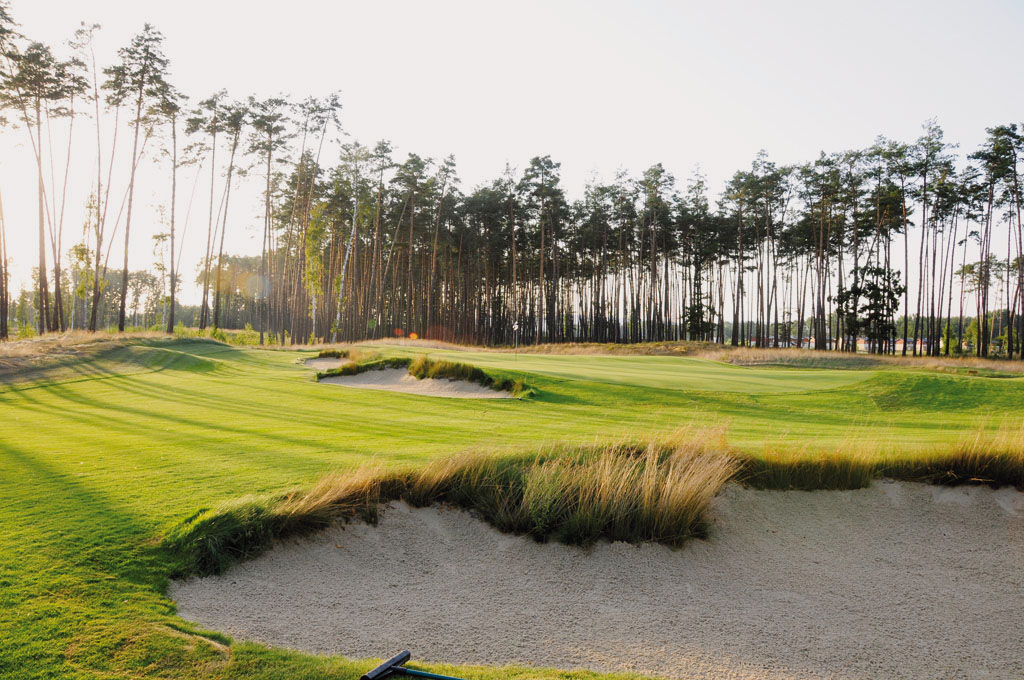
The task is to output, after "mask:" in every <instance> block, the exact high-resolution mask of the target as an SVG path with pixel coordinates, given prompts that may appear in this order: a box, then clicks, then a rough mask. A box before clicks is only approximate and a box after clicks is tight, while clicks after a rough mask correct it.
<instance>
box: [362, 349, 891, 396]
mask: <svg viewBox="0 0 1024 680" xmlns="http://www.w3.org/2000/svg"><path fill="white" fill-rule="evenodd" d="M361 347H366V348H368V349H374V350H378V351H382V352H384V353H387V354H392V355H409V354H417V353H423V352H425V353H426V354H427V356H429V357H430V358H431V359H445V360H449V361H461V362H465V363H468V364H472V365H474V366H479V367H481V368H495V369H502V370H511V371H522V372H524V373H535V374H538V375H545V376H549V377H552V378H557V379H561V380H582V381H591V382H601V383H611V384H615V385H631V386H634V387H653V388H657V389H665V390H693V391H712V392H743V393H748V394H772V393H780V392H807V391H811V390H826V389H835V388H838V387H844V386H846V385H851V384H853V383H857V382H860V381H862V380H866V379H868V378H870V377H871V375H872V372H870V371H832V370H818V369H812V370H805V369H792V370H780V369H779V368H775V367H763V366H759V367H749V366H735V365H732V364H726V363H721V362H717V361H709V360H707V359H693V358H689V357H670V356H608V355H584V356H577V355H566V354H516V353H509V352H474V351H464V350H447V349H426V350H417V349H415V348H405V347H396V346H394V345H372V344H371V345H361Z"/></svg>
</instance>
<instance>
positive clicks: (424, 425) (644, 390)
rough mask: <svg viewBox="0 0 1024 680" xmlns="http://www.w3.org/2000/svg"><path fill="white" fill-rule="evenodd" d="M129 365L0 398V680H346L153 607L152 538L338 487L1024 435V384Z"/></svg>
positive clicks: (593, 367) (276, 357) (154, 351)
mask: <svg viewBox="0 0 1024 680" xmlns="http://www.w3.org/2000/svg"><path fill="white" fill-rule="evenodd" d="M128 343H129V344H128V345H127V346H122V347H120V348H119V349H117V350H116V351H111V352H102V353H98V354H96V355H90V356H88V357H87V358H84V359H83V360H82V361H83V364H82V365H80V366H76V365H74V364H73V363H72V364H67V365H65V366H63V367H62V368H61V370H59V371H54V372H52V373H46V372H45V371H44V372H41V373H40V372H36V373H34V374H33V375H32V377H31V380H28V381H19V380H18V379H17V375H15V376H13V377H12V378H10V379H5V380H6V382H5V383H2V384H0V423H3V426H2V428H0V526H2V527H3V529H2V531H0V677H4V678H126V677H130V678H136V677H138V678H266V679H270V678H284V677H287V678H352V679H353V680H354V679H355V678H357V677H358V676H359V675H360V673H362V672H363V671H365V670H366V669H367V668H369V667H370V665H368V663H367V662H365V661H353V660H348V659H344V658H340V657H318V656H313V655H308V654H303V653H299V652H292V651H286V650H280V649H271V648H268V647H264V646H261V645H257V644H253V643H246V642H234V643H232V642H231V641H230V640H228V639H227V638H225V637H224V636H223V635H221V634H218V633H215V632H210V631H202V630H197V629H196V627H195V626H193V625H192V624H189V623H187V622H185V621H184V620H182V619H180V618H179V617H177V616H176V614H175V608H174V605H173V603H172V602H171V600H170V599H168V597H167V596H166V594H165V593H166V592H167V588H168V583H169V577H170V575H171V571H172V567H171V561H172V560H171V556H170V555H169V554H168V552H167V549H166V548H164V547H162V545H161V537H162V536H164V535H165V533H166V532H168V531H169V530H170V529H171V528H172V527H174V526H176V525H178V524H179V523H180V522H182V520H184V519H186V518H188V517H190V516H192V515H194V514H195V513H197V512H198V511H200V510H202V509H205V508H210V507H213V506H216V505H217V504H219V503H221V502H224V501H228V500H232V499H237V498H240V497H243V496H247V495H260V494H271V493H279V492H282V491H284V490H287V489H292V488H295V487H305V486H308V485H310V484H312V483H313V481H314V480H315V479H317V478H318V477H319V476H320V475H322V474H324V473H327V472H329V471H332V470H337V469H341V468H351V467H355V466H358V465H363V464H367V463H373V464H376V465H380V466H384V467H388V466H398V465H413V466H415V465H421V464H424V463H426V462H428V461H430V460H433V459H436V458H438V457H443V456H448V455H451V454H453V453H458V452H461V451H466V450H469V449H477V448H480V449H491V448H497V449H509V450H524V449H531V448H533V449H535V448H538V447H542V446H547V445H551V444H554V443H577V444H580V443H590V442H595V441H599V440H603V439H613V438H619V437H623V436H639V437H642V436H649V435H651V434H655V433H658V432H666V431H671V430H674V429H678V428H680V427H686V426H696V427H718V428H722V429H723V430H724V431H725V433H726V438H727V441H728V443H729V445H730V446H731V447H734V448H735V449H736V450H737V451H743V452H745V453H746V454H747V455H750V456H758V455H762V453H764V452H766V451H769V450H772V451H788V450H792V451H798V452H812V453H814V452H818V453H820V454H821V455H827V454H828V452H830V451H836V450H841V449H844V447H845V448H849V447H851V446H853V447H855V448H857V450H858V451H860V452H861V453H862V455H867V456H870V455H874V454H875V453H878V454H879V455H881V454H885V455H905V456H908V457H912V456H915V455H918V454H922V453H926V452H928V451H929V450H932V449H934V448H936V447H940V446H946V445H949V444H950V443H951V442H956V441H957V440H959V439H962V438H970V437H971V436H972V435H973V434H974V433H977V432H978V431H979V430H980V429H984V428H988V429H996V428H999V427H1007V426H1009V427H1019V424H1020V423H1021V421H1022V418H1024V399H1021V395H1022V394H1024V390H1022V388H1024V380H1022V379H1021V378H1012V377H1001V378H991V377H982V376H967V375H951V374H947V373H941V372H935V371H927V370H910V369H889V368H874V369H872V370H866V371H859V370H826V369H815V370H802V369H791V368H781V367H779V368H772V367H739V366H732V365H728V364H723V363H717V362H713V361H706V360H700V359H688V358H673V357H644V356H637V357H629V356H616V357H607V356H572V355H527V354H521V355H517V354H514V353H498V352H485V351H472V350H467V351H452V350H436V349H424V350H423V351H422V352H420V351H417V350H416V349H415V348H406V347H402V348H382V349H381V350H380V351H381V352H385V353H389V354H393V355H396V356H399V355H411V354H421V353H425V354H427V355H428V356H429V357H431V358H433V359H442V358H443V359H450V360H453V361H461V362H466V363H470V364H473V365H475V366H478V367H480V368H482V369H484V370H485V371H488V372H489V373H493V374H495V375H500V376H512V377H521V378H523V379H524V380H526V381H527V382H528V383H529V385H530V387H531V388H532V389H533V391H534V392H533V394H532V396H529V397H527V398H524V399H494V400H475V399H447V398H440V397H430V396H414V395H408V394H401V393H390V392H379V391H370V390H361V389H351V388H344V387H339V386H335V385H322V384H318V383H317V381H316V377H315V372H314V371H312V370H310V369H308V368H305V367H304V366H302V363H301V362H302V361H303V360H304V359H305V358H309V357H313V356H316V352H315V351H308V350H306V351H285V350H257V349H245V348H239V347H232V346H228V345H224V344H221V343H217V342H212V341H206V340H185V339H172V338H167V339H140V340H134V341H128ZM126 347H127V348H126ZM394 651H397V650H390V649H388V650H383V649H382V650H381V654H387V653H392V652H394ZM448 670H449V671H452V672H454V671H456V670H458V671H459V672H460V673H470V672H471V673H472V677H473V678H495V679H497V678H524V679H525V678H546V677H563V678H594V677H598V676H595V675H594V674H592V673H588V672H582V671H581V672H564V673H558V674H554V675H553V674H552V673H551V672H547V671H542V670H532V669H522V668H493V669H472V670H468V669H465V668H463V669H455V668H453V667H449V668H448ZM601 677H620V678H626V677H634V676H628V675H626V676H601Z"/></svg>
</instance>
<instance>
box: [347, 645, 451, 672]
mask: <svg viewBox="0 0 1024 680" xmlns="http://www.w3.org/2000/svg"><path fill="white" fill-rule="evenodd" d="M410 657H412V652H410V651H409V650H408V649H407V650H405V651H404V652H402V653H401V654H396V655H395V656H393V657H391V658H390V659H388V660H387V661H385V662H384V663H382V664H381V665H379V666H377V667H376V668H374V669H373V670H372V671H369V672H368V673H365V674H364V675H363V676H362V677H361V678H359V680H384V678H389V677H391V676H392V675H411V676H413V677H416V678H432V679H433V680H462V678H453V677H452V676H450V675H440V674H438V673H430V672H428V671H418V670H416V669H415V668H406V667H405V666H404V665H403V664H404V663H405V662H407V661H408V660H409V658H410Z"/></svg>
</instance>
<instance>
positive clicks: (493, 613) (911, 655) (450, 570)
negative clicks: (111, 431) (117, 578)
mask: <svg viewBox="0 0 1024 680" xmlns="http://www.w3.org/2000/svg"><path fill="white" fill-rule="evenodd" d="M715 513H716V517H717V519H716V529H715V534H714V537H713V538H712V539H711V540H709V541H694V542H692V543H690V544H688V545H687V546H686V547H685V548H683V549H682V550H680V551H672V550H670V549H668V548H665V547H662V546H659V545H653V544H645V545H640V546H632V545H628V544H624V543H614V544H601V545H598V546H596V547H595V548H593V549H592V550H582V549H579V548H571V547H566V546H563V545H558V544H545V545H541V544H538V543H535V542H533V541H532V540H530V539H528V538H523V537H515V536H508V535H503V534H500V533H498V532H497V531H495V530H494V529H492V528H491V527H490V526H488V525H486V524H484V523H483V522H481V521H479V520H476V519H474V518H472V517H471V516H470V515H468V514H466V513H464V512H461V511H456V510H451V509H438V508H432V509H422V510H411V509H409V508H408V507H406V506H404V505H402V504H397V505H395V506H393V507H392V508H390V509H389V510H387V511H386V512H385V513H384V515H383V518H382V520H381V522H380V524H379V526H378V527H376V528H374V527H369V526H366V525H363V524H353V525H350V526H348V527H347V528H342V527H338V528H334V529H331V530H328V531H326V532H323V533H322V534H319V535H317V536H316V537H314V538H313V539H310V540H303V541H289V542H286V543H285V544H284V545H281V546H278V547H277V548H275V549H274V550H272V551H271V552H269V553H267V554H265V555H264V556H262V557H260V558H258V559H256V560H253V561H251V562H248V563H245V564H242V565H238V566H236V567H235V568H233V569H231V570H230V571H229V572H228V573H227V574H225V575H223V576H220V577H212V578H204V579H198V580H192V581H189V582H185V583H174V584H172V586H171V592H170V594H171V597H172V598H174V599H175V600H177V602H178V613H179V614H180V615H181V616H183V617H185V618H186V619H189V620H192V621H195V622H197V623H199V624H200V625H202V626H204V627H206V628H211V629H215V630H219V631H224V632H226V633H229V634H231V635H234V636H237V637H239V638H244V639H249V640H257V641H260V642H264V643H268V644H273V645H279V646H284V647H292V648H296V649H302V650H306V651H310V652H316V653H336V654H344V655H347V656H353V657H365V656H388V655H391V654H393V653H396V652H398V651H400V650H402V649H406V648H408V649H411V650H412V652H413V656H414V658H415V659H418V660H430V661H446V662H460V663H472V664H523V665H537V666H554V667H558V668H567V669H568V668H577V667H583V668H589V669H594V670H601V671H635V672H639V673H645V674H657V675H660V676H664V677H669V678H733V679H740V678H742V679H754V678H935V677H964V678H975V677H976V678H989V677H991V678H1009V677H1024V654H1021V649H1024V613H1022V612H1024V567H1022V565H1024V494H1022V493H1019V492H1016V491H1013V490H1010V489H1004V490H999V491H992V490H990V489H987V488H981V487H971V488H966V487H961V488H955V489H949V488H940V487H928V486H923V485H916V484H900V483H893V482H880V483H877V484H875V485H874V486H872V487H871V488H869V489H862V490H858V491H816V492H797V491H794V492H777V491H776V492H773V491H753V490H747V489H741V488H738V487H734V486H733V487H729V488H727V489H726V491H725V492H724V494H723V495H722V496H721V497H720V498H719V499H717V501H716V509H715Z"/></svg>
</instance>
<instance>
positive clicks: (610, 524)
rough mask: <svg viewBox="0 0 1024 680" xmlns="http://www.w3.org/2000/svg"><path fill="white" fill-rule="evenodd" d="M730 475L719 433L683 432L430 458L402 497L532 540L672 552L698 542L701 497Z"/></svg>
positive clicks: (703, 522) (702, 527) (704, 515)
mask: <svg viewBox="0 0 1024 680" xmlns="http://www.w3.org/2000/svg"><path fill="white" fill-rule="evenodd" d="M737 468H738V463H737V461H736V459H735V458H734V457H733V456H732V455H730V454H729V453H728V452H727V450H726V448H725V445H724V434H723V433H722V431H721V430H717V429H716V430H698V429H693V430H686V431H681V432H678V433H676V434H674V435H671V436H669V437H661V438H656V439H651V440H649V441H646V442H633V441H621V442H616V443H611V444H605V445H599V446H590V447H554V448H552V449H550V450H547V451H542V452H539V453H533V454H529V455H510V454H492V455H486V454H484V455H480V454H465V455H462V456H456V457H452V458H448V459H444V460H439V461H435V462H433V463H431V464H429V465H427V466H426V467H425V468H424V469H422V470H421V471H420V472H418V473H417V474H416V475H415V476H414V477H413V480H412V482H411V486H410V489H409V491H408V492H407V494H406V499H407V500H409V502H411V503H413V504H415V505H426V504H429V503H433V502H437V501H444V502H448V503H451V504H453V505H457V506H459V507H463V508H467V509H471V510H473V511H475V512H477V513H478V514H480V515H481V516H482V517H483V518H484V519H486V520H487V521H489V522H490V523H492V524H493V525H495V526H496V527H497V528H499V529H501V530H503V531H511V532H516V533H527V534H530V535H532V536H534V537H535V538H538V539H540V540H547V539H555V540H558V541H562V542H564V543H571V544H587V543H592V542H594V541H596V540H598V539H602V538H605V539H610V540H623V541H647V540H651V541H658V542H662V543H667V544H670V545H678V544H680V543H681V542H682V541H684V540H685V539H687V538H689V537H692V536H704V535H706V533H707V528H708V508H709V506H710V502H711V499H712V498H713V497H714V496H715V494H717V493H718V491H719V490H720V489H721V488H722V486H723V485H724V484H725V483H726V482H727V481H728V480H729V479H730V478H731V477H732V476H733V475H734V474H735V472H736V470H737Z"/></svg>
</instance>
